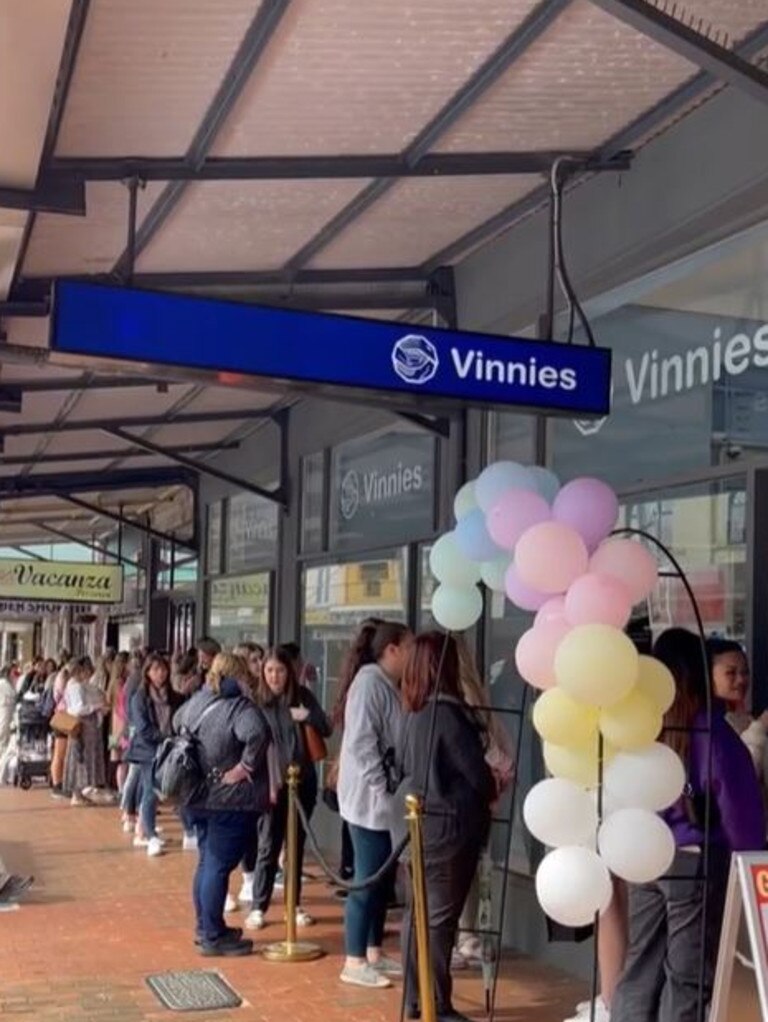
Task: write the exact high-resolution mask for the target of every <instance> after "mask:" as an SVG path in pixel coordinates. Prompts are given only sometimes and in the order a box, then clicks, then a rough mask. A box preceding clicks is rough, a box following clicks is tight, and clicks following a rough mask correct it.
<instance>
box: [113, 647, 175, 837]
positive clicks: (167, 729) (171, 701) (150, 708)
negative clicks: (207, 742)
mask: <svg viewBox="0 0 768 1022" xmlns="http://www.w3.org/2000/svg"><path fill="white" fill-rule="evenodd" d="M170 678H171V668H170V665H169V663H168V661H167V660H166V659H165V657H163V656H160V655H158V654H156V653H153V654H152V655H151V656H149V657H147V660H146V661H145V663H144V668H143V671H142V675H141V682H140V683H139V686H138V688H137V689H136V691H135V692H134V693H133V695H132V696H131V699H130V702H129V704H128V727H129V735H130V737H129V742H128V749H127V752H126V754H125V759H126V762H128V763H136V764H137V765H138V767H139V769H140V771H141V805H140V808H139V818H140V821H141V835H139V834H137V835H136V837H135V838H134V839H133V844H134V846H135V847H136V848H146V849H147V855H150V856H155V855H162V854H163V846H164V842H163V841H162V839H161V838H160V837H158V834H157V830H156V816H157V795H156V794H155V788H154V784H153V782H152V764H153V763H154V759H155V753H156V752H157V749H158V747H159V745H160V744H161V743H162V741H163V739H164V738H167V737H168V736H169V735H170V734H171V730H172V722H173V714H174V711H175V710H176V707H177V706H178V705H179V700H178V696H177V694H176V693H175V692H174V691H173V689H172V688H171V681H170Z"/></svg>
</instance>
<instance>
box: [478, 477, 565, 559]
mask: <svg viewBox="0 0 768 1022" xmlns="http://www.w3.org/2000/svg"><path fill="white" fill-rule="evenodd" d="M551 517H552V512H551V511H550V509H549V504H547V502H546V500H544V498H543V497H542V496H540V495H539V494H538V493H534V492H533V491H532V490H520V489H514V490H507V492H506V493H504V494H502V496H501V497H499V499H498V500H497V501H495V502H494V503H493V504H492V505H491V507H490V509H489V510H488V513H487V514H486V516H485V524H486V525H487V527H488V532H489V534H490V536H491V539H492V540H493V542H494V543H495V544H496V545H497V546H500V547H501V548H502V550H514V549H515V544H516V543H517V541H518V540H519V539H520V537H521V536H522V534H523V533H524V532H525V531H526V530H527V529H530V527H531V526H532V525H538V524H539V522H548V521H549V520H550V518H551Z"/></svg>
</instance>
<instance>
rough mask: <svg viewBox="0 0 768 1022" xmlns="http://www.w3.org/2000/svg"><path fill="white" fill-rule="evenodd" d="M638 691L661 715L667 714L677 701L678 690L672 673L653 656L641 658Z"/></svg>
mask: <svg viewBox="0 0 768 1022" xmlns="http://www.w3.org/2000/svg"><path fill="white" fill-rule="evenodd" d="M637 691H638V692H642V694H643V695H644V696H646V697H647V698H648V699H650V701H651V702H652V703H653V705H654V706H655V707H656V708H657V709H658V711H659V713H662V714H663V713H666V712H667V710H668V709H669V708H670V706H671V705H672V703H674V701H675V695H676V693H677V689H676V687H675V679H674V678H673V677H672V672H671V671H670V670H669V668H668V667H666V666H665V665H664V664H663V663H662V662H661V660H657V659H656V657H653V656H641V657H640V672H639V674H638V676H637Z"/></svg>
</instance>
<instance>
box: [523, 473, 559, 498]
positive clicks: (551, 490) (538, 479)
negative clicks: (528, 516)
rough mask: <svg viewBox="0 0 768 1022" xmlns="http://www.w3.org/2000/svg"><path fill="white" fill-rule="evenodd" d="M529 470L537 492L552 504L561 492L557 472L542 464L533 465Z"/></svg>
mask: <svg viewBox="0 0 768 1022" xmlns="http://www.w3.org/2000/svg"><path fill="white" fill-rule="evenodd" d="M527 471H528V473H529V474H530V476H531V478H532V479H533V485H534V487H535V489H536V492H537V493H539V494H541V496H542V497H543V498H544V500H546V501H548V502H549V503H550V504H551V503H552V501H553V500H554V499H555V497H556V496H557V495H558V493H559V492H560V480H559V479H558V478H557V476H556V475H555V473H554V472H552V471H551V470H550V469H548V468H543V467H542V466H541V465H531V466H530V467H529V468H528V470H527Z"/></svg>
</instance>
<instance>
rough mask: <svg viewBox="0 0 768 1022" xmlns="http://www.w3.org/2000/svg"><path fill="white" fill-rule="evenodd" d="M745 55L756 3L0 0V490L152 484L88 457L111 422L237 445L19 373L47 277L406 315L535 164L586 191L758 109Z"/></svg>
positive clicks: (495, 228) (33, 358) (426, 300)
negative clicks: (654, 147)
mask: <svg viewBox="0 0 768 1022" xmlns="http://www.w3.org/2000/svg"><path fill="white" fill-rule="evenodd" d="M32 8H34V10H32ZM766 48H768V0H739V2H738V3H733V2H732V0H683V2H682V3H678V4H677V5H676V6H675V7H670V8H669V10H667V9H666V8H664V7H656V6H653V5H651V4H648V3H645V2H644V0H428V2H423V3H419V4H414V3H412V0H388V2H387V3H385V4H382V3H380V2H379V0H355V3H349V2H348V0H262V2H261V3H260V4H254V2H253V0H217V2H216V3H210V2H209V0H160V2H158V0H130V2H128V0H91V2H90V3H89V2H87V0H36V3H35V4H34V5H29V4H28V3H27V2H26V0H4V2H3V4H2V5H1V6H0V137H2V138H3V147H2V149H1V150H0V303H2V302H4V301H5V302H6V304H4V305H3V304H0V315H3V314H4V316H5V318H4V321H3V326H4V330H5V333H6V341H7V344H10V345H11V346H14V345H15V346H17V348H16V349H14V348H13V347H11V348H8V347H6V349H5V352H6V354H5V355H3V354H2V350H0V360H1V361H2V374H1V375H0V391H2V388H3V387H8V388H11V389H10V390H9V393H10V394H11V395H13V394H14V393H15V392H14V391H13V388H14V387H15V388H16V391H18V388H19V387H21V388H22V389H23V390H24V395H23V398H22V400H21V405H20V408H17V409H16V410H10V409H13V408H14V407H15V406H14V403H13V401H8V402H6V404H5V405H3V404H2V403H0V409H2V408H3V407H5V408H8V409H9V410H7V411H0V436H3V437H4V459H5V460H4V461H3V460H0V485H5V486H7V485H8V484H7V483H3V482H2V481H3V480H9V479H11V478H12V477H16V478H18V479H21V480H29V479H32V478H35V477H37V476H45V475H46V474H48V473H50V471H51V469H52V467H53V466H61V471H62V472H63V471H65V470H66V472H67V473H69V474H71V473H75V472H80V473H87V472H92V471H93V472H102V473H111V474H114V473H117V472H120V471H123V470H124V469H125V466H126V465H131V466H141V467H143V468H145V469H146V470H148V471H149V470H157V469H159V468H161V467H162V466H163V465H166V466H167V465H168V461H167V460H163V459H162V458H160V457H157V456H154V455H149V454H147V453H146V452H143V453H141V454H139V453H138V452H137V451H131V450H129V449H128V447H127V445H126V443H125V442H119V441H117V440H116V439H115V438H114V437H112V438H108V437H105V435H104V433H103V431H102V430H101V429H100V427H99V425H98V424H99V423H100V422H104V421H106V420H108V419H110V418H111V419H113V420H114V421H115V422H116V423H117V424H118V425H119V424H120V421H121V419H126V420H134V427H133V428H134V429H135V430H136V431H137V434H141V435H146V437H148V438H150V439H152V440H153V441H154V442H156V443H158V444H161V445H164V446H168V447H172V448H174V449H177V450H178V451H179V452H182V451H186V452H192V453H196V454H197V455H198V456H209V455H214V456H215V450H217V449H221V445H226V444H228V443H233V442H235V440H233V437H234V438H236V437H237V436H239V435H241V434H242V432H243V431H244V430H248V429H252V428H254V423H253V422H252V421H251V422H249V420H248V419H243V418H238V416H237V415H236V414H234V413H237V412H238V411H241V410H242V407H243V396H242V394H238V393H237V392H233V391H229V390H227V389H225V388H220V389H219V390H210V389H209V390H207V391H203V390H201V389H200V388H199V387H197V386H196V385H193V384H191V383H183V382H179V383H172V384H171V385H170V386H169V387H168V388H167V389H166V388H165V385H164V384H165V381H160V383H161V384H163V386H161V387H160V389H158V387H157V386H156V385H155V384H153V383H145V384H144V385H137V384H136V381H132V383H131V385H126V386H125V387H121V386H118V385H117V384H118V383H119V382H120V381H112V382H111V384H110V385H109V386H106V385H105V383H104V381H103V380H102V381H101V383H100V382H99V379H98V377H95V376H94V375H93V374H90V375H84V373H83V372H82V371H69V370H64V369H61V368H56V369H54V368H51V367H46V366H44V365H41V364H40V363H41V362H44V359H45V352H44V347H45V324H44V319H43V320H41V321H37V320H29V319H26V318H21V317H20V316H15V315H14V313H16V314H20V313H25V314H35V313H44V312H45V306H44V302H45V300H46V296H47V291H48V287H49V284H50V281H51V279H52V278H56V277H60V276H70V275H77V276H90V275H97V276H102V277H103V276H105V275H106V276H108V277H112V278H115V277H117V278H120V277H121V276H125V275H126V274H130V273H131V272H132V271H133V272H135V277H134V279H135V281H136V282H137V283H143V284H146V285H149V286H159V287H176V288H182V289H183V288H188V289H195V290H201V291H205V292H207V293H220V294H224V295H226V296H228V297H240V298H242V299H243V300H266V301H268V302H271V303H275V304H289V305H303V306H310V307H323V308H331V309H334V308H335V309H339V310H342V309H343V310H351V311H358V312H359V311H360V310H365V309H370V310H381V314H383V315H391V316H400V317H408V316H409V315H410V316H411V317H412V316H413V315H414V310H420V309H424V308H429V307H431V306H432V305H433V304H435V301H436V296H437V295H440V296H441V297H442V298H447V300H448V302H450V284H449V281H450V273H449V274H448V275H447V276H446V275H445V273H443V275H442V276H439V277H438V278H436V277H435V273H436V271H438V270H439V269H440V268H442V267H445V266H450V264H452V263H455V262H456V261H457V260H459V259H461V258H462V257H463V256H464V255H465V254H466V253H467V252H469V251H470V250H472V249H473V248H475V247H477V246H478V245H479V244H482V243H483V242H484V241H486V240H489V239H490V238H492V237H493V236H494V235H496V234H498V233H499V232H501V231H503V230H506V229H509V228H510V227H513V226H514V224H515V222H517V221H519V220H520V219H521V218H522V217H524V216H526V215H527V214H529V213H530V212H531V210H532V209H534V208H537V207H538V205H540V204H541V202H542V201H544V200H545V198H546V190H547V181H548V174H549V170H550V168H551V165H552V163H553V160H554V159H555V158H556V157H557V156H558V155H563V154H565V155H569V156H572V157H573V158H574V159H576V160H578V161H579V162H578V165H579V167H580V168H581V172H582V173H589V172H591V170H593V169H594V167H595V166H596V165H598V164H600V163H601V162H604V161H606V160H607V161H610V160H611V159H612V158H614V157H616V156H617V155H619V154H621V153H622V152H623V151H625V150H632V149H634V148H637V147H639V146H641V145H643V144H645V143H646V142H647V141H648V139H649V138H652V137H653V136H654V135H656V134H658V133H659V132H660V131H663V130H666V129H667V128H668V127H669V126H670V125H672V124H674V122H675V121H676V120H678V119H679V118H680V117H681V116H684V115H685V114H686V112H688V111H689V110H691V109H692V108H693V107H694V106H695V105H697V104H698V103H700V102H702V100H704V99H706V97H707V96H708V95H711V94H713V93H714V92H715V91H716V90H717V89H719V88H721V87H722V86H723V84H724V83H729V84H730V85H732V86H735V87H744V88H747V89H748V90H750V91H752V93H753V94H758V93H760V94H763V93H762V92H761V90H765V89H766V81H768V77H766V76H765V75H764V73H763V72H762V71H761V69H760V63H759V58H760V56H761V54H762V53H763V52H764V51H765V49H766ZM767 94H768V93H767ZM126 179H133V180H135V181H136V182H137V183H139V184H140V185H141V187H139V188H138V191H137V193H136V221H135V226H136V237H135V246H133V247H131V245H130V243H129V229H128V224H129V189H128V188H127V187H126ZM83 189H84V199H85V210H84V215H76V214H77V211H78V206H79V204H80V202H81V200H82V198H83ZM4 207H5V208H4ZM64 210H69V213H66V212H64ZM80 212H81V213H82V210H80ZM443 311H444V307H443ZM14 351H15V354H13V353H14ZM11 356H12V357H11ZM13 359H15V361H14V360H13ZM51 380H53V381H54V383H55V384H56V389H48V390H45V389H42V388H43V387H44V386H46V384H50V382H51ZM59 384H60V385H61V386H60V387H59ZM272 400H273V398H270V397H268V396H266V395H265V396H263V397H262V396H261V395H255V396H253V398H252V402H251V403H252V404H253V408H254V409H255V410H256V411H263V410H264V409H266V408H268V407H269V405H270V402H271V401H272ZM227 410H231V411H232V412H233V418H232V419H231V420H226V419H224V418H222V416H223V415H226V413H227ZM209 413H210V417H209V418H208V419H207V421H206V415H207V414H209ZM139 415H143V416H144V417H145V418H147V419H149V420H151V421H150V422H148V423H145V424H142V423H140V422H137V421H135V420H136V419H137V416H139ZM195 415H197V416H198V418H197V419H195V418H194V416H195ZM180 417H181V419H180ZM179 420H180V421H179ZM70 459H72V460H70ZM110 499H111V498H110ZM139 503H141V501H140V502H139ZM150 503H151V501H150ZM2 506H3V507H7V504H5V503H3V505H2ZM0 524H2V523H1V522H0ZM3 528H4V526H3V527H2V528H0V538H2V532H3Z"/></svg>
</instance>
